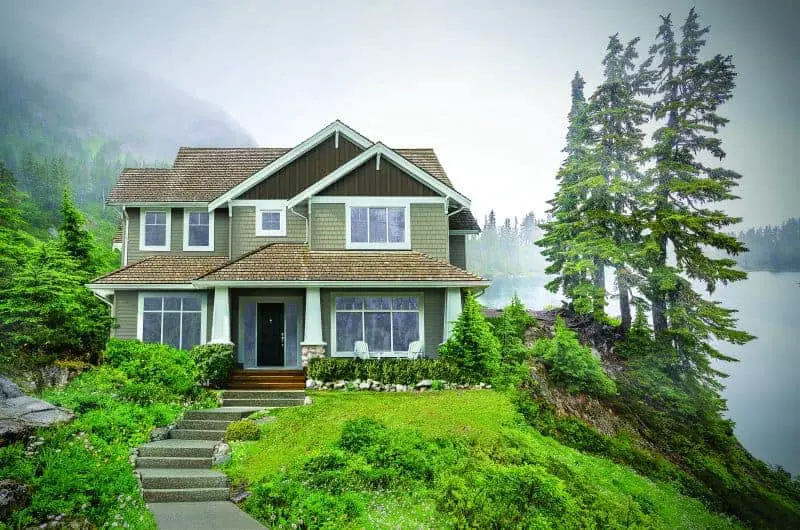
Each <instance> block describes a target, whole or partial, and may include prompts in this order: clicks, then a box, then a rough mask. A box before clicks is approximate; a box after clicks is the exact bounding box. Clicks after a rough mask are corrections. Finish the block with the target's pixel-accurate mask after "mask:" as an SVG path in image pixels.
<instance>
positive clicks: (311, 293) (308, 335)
mask: <svg viewBox="0 0 800 530" xmlns="http://www.w3.org/2000/svg"><path fill="white" fill-rule="evenodd" d="M305 318H306V325H305V330H304V334H303V342H302V345H303V346H325V341H324V340H322V303H321V302H320V297H319V287H307V288H306V312H305Z"/></svg>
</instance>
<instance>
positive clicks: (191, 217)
mask: <svg viewBox="0 0 800 530" xmlns="http://www.w3.org/2000/svg"><path fill="white" fill-rule="evenodd" d="M183 250H188V251H192V250H205V251H212V250H214V213H213V212H208V211H191V210H185V211H184V212H183Z"/></svg>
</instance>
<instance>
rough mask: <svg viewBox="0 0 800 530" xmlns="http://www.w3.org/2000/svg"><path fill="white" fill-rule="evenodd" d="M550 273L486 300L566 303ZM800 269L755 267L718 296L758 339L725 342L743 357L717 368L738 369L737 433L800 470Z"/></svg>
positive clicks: (764, 454) (732, 387) (733, 386)
mask: <svg viewBox="0 0 800 530" xmlns="http://www.w3.org/2000/svg"><path fill="white" fill-rule="evenodd" d="M545 283H546V279H545V278H544V277H534V278H514V279H509V278H502V279H497V280H495V281H494V283H493V284H492V286H491V287H490V288H489V289H487V290H486V292H485V293H484V294H483V295H482V296H481V297H480V299H479V300H480V302H481V303H482V304H484V305H487V306H493V307H502V306H504V305H505V304H507V303H508V301H509V299H510V298H511V296H512V295H513V294H514V292H516V293H517V294H519V296H520V298H521V299H522V301H523V302H524V303H525V305H526V306H528V307H530V308H535V309H541V308H543V307H544V306H546V305H558V304H560V303H561V297H560V296H558V295H554V294H552V293H550V292H548V291H547V290H545V288H544V284H545ZM799 283H800V273H797V272H784V273H771V272H751V273H750V277H749V278H748V279H747V280H746V281H744V282H739V283H737V284H735V285H729V286H727V287H721V288H720V289H719V290H718V291H717V292H716V293H715V295H714V297H715V298H716V299H718V300H720V301H721V302H722V303H723V305H725V306H726V307H732V308H737V309H739V324H740V327H741V328H742V329H745V330H747V331H749V332H750V333H752V334H753V335H756V336H757V337H758V338H757V339H755V340H753V341H751V342H750V343H748V344H745V345H743V346H732V345H729V344H723V345H720V348H721V350H722V351H723V352H724V353H726V354H728V355H731V356H732V357H736V358H738V359H740V362H738V363H719V364H718V365H717V366H716V367H717V368H718V369H720V370H722V371H723V372H727V373H728V374H730V377H729V378H728V379H727V380H725V381H724V383H725V385H726V388H725V391H724V392H723V395H724V397H725V398H726V399H727V400H728V408H729V415H730V417H731V418H732V419H733V420H734V421H735V422H736V435H737V436H738V437H739V440H740V441H741V442H742V443H743V444H744V446H745V447H747V449H748V450H749V451H750V452H751V453H753V454H754V455H755V456H757V457H758V458H761V459H762V460H765V461H767V462H769V463H771V464H777V465H780V466H782V467H783V468H784V469H786V470H787V471H789V472H791V473H792V474H800V285H798V284H799Z"/></svg>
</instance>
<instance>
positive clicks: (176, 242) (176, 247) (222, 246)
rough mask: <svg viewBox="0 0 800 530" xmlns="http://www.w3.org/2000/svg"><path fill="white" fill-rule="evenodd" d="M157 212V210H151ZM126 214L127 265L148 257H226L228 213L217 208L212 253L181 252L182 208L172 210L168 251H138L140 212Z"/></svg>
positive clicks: (132, 210)
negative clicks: (127, 219)
mask: <svg viewBox="0 0 800 530" xmlns="http://www.w3.org/2000/svg"><path fill="white" fill-rule="evenodd" d="M153 209H154V210H157V209H158V208H153ZM127 212H128V218H129V221H128V263H134V262H136V261H140V260H142V259H144V258H146V257H148V256H159V255H177V254H179V255H183V256H228V255H229V254H228V211H227V209H225V208H217V209H216V210H215V211H214V250H213V251H212V252H202V251H200V252H197V251H192V252H187V251H184V250H183V208H172V216H171V222H172V226H171V233H170V248H169V250H168V251H153V250H139V237H140V234H139V228H140V224H139V223H140V221H139V219H140V217H139V215H140V210H139V209H138V208H131V209H128V210H127Z"/></svg>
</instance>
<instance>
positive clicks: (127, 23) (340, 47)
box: [0, 0, 800, 225]
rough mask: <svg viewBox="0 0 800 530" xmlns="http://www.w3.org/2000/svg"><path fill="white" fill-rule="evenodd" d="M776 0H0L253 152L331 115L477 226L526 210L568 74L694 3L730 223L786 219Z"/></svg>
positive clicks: (585, 69)
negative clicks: (161, 89)
mask: <svg viewBox="0 0 800 530" xmlns="http://www.w3.org/2000/svg"><path fill="white" fill-rule="evenodd" d="M797 4H798V3H797V2H794V1H792V0H767V1H764V2H747V1H738V0H716V1H705V0H700V1H697V2H687V1H682V0H669V1H650V0H617V1H614V2H612V1H607V2H600V1H597V0H586V1H581V2H570V1H567V0H561V1H557V0H553V1H550V0H547V1H536V2H534V1H516V2H504V1H499V0H496V1H487V2H438V1H432V0H430V1H420V2H415V1H409V0H404V1H397V2H389V1H374V0H373V1H371V2H369V1H365V2H355V1H346V0H338V1H336V2H299V1H295V2H292V1H287V2H266V1H262V2H255V1H253V2H244V1H231V0H228V1H220V2H200V1H191V2H183V1H180V2H179V1H175V0H170V1H151V0H137V1H134V2H112V1H100V0H96V1H84V0H69V1H63V2H62V1H33V0H26V1H22V0H20V1H15V2H11V1H4V0H0V6H2V7H3V9H4V10H8V11H7V13H10V12H11V11H13V12H14V14H15V15H16V16H18V17H20V18H21V19H22V20H23V21H27V23H29V24H30V27H31V29H30V38H31V39H36V38H39V37H38V36H39V35H41V34H46V33H56V34H59V35H61V36H63V37H65V38H67V39H69V40H72V41H75V42H77V43H80V44H83V45H85V46H87V47H89V48H91V49H94V50H96V51H97V52H98V53H101V54H104V55H108V56H111V57H113V58H115V60H117V61H119V62H122V63H123V64H125V63H127V64H130V65H131V66H132V67H135V68H139V69H144V70H147V71H149V72H151V73H152V74H154V75H156V76H158V77H160V78H163V79H164V80H166V81H167V82H169V83H171V84H174V85H176V86H177V87H179V88H181V89H183V90H185V91H187V92H190V93H192V94H194V95H196V96H197V97H199V98H201V99H203V100H206V101H209V102H213V103H214V104H216V105H219V106H220V107H222V108H223V109H225V110H226V111H227V112H228V113H229V114H230V115H231V116H232V117H233V118H234V119H235V120H236V121H238V122H239V123H240V124H241V125H242V126H243V127H244V128H246V129H247V130H248V131H250V133H251V134H252V135H253V137H254V138H255V139H256V140H257V142H258V144H259V145H263V146H281V147H283V146H286V147H290V146H292V145H294V144H296V143H298V142H299V141H301V140H303V139H304V138H306V137H307V136H310V135H311V134H313V133H314V132H315V131H316V130H318V129H319V128H321V127H323V126H324V125H326V124H328V123H329V122H331V121H333V120H334V119H337V118H339V119H342V120H343V121H344V122H345V123H347V124H349V125H351V126H352V127H354V128H355V129H356V130H358V131H359V132H361V133H363V134H364V135H366V136H367V137H369V138H370V139H372V140H381V141H383V142H384V143H387V144H388V145H390V146H394V147H416V146H431V147H434V148H435V149H436V152H437V153H438V155H439V157H440V159H441V161H442V163H443V165H444V167H445V169H446V170H447V172H448V174H449V175H450V177H451V179H452V180H453V181H454V183H455V185H456V187H457V188H458V189H459V190H460V191H462V192H464V193H465V194H467V195H468V196H470V197H471V198H472V200H473V209H474V211H475V213H476V215H477V216H478V217H479V220H480V221H481V222H482V219H483V215H484V214H485V213H486V212H487V211H488V209H489V208H492V207H493V208H495V209H497V210H498V211H499V214H500V216H505V215H509V216H513V215H522V214H523V213H524V212H526V211H529V210H531V209H533V210H535V211H536V213H537V214H541V213H542V212H543V210H544V209H545V201H546V200H548V199H549V198H550V197H551V196H552V194H553V192H554V190H555V181H554V179H553V176H554V174H555V172H556V170H557V168H558V166H559V164H560V162H561V160H562V157H563V155H562V153H561V152H560V150H561V148H562V147H563V144H564V134H565V132H566V114H567V111H568V109H569V82H570V79H571V78H572V75H573V74H574V72H575V70H576V69H578V70H580V71H581V72H582V73H583V74H584V76H585V78H586V80H587V93H588V92H590V91H591V90H592V89H593V88H594V86H595V85H596V84H597V83H598V82H599V81H600V72H601V65H600V61H601V59H602V56H603V54H604V49H605V46H606V43H607V39H608V36H609V35H611V34H613V33H615V32H620V34H621V36H622V37H623V38H624V39H629V38H632V37H634V36H641V37H642V43H643V46H642V48H641V51H642V52H646V47H647V46H649V44H650V43H651V42H652V39H653V38H654V36H655V33H656V30H657V27H658V24H659V18H658V15H659V14H663V13H667V12H672V13H673V14H674V15H673V16H674V18H676V22H677V23H678V25H680V24H681V23H682V21H683V19H684V18H685V15H686V12H687V11H688V9H689V7H691V6H692V5H696V6H697V8H698V11H699V12H700V15H701V17H702V18H701V22H703V23H705V24H708V25H711V27H712V33H711V38H710V40H709V46H708V47H707V50H708V52H709V53H712V52H714V53H716V52H720V53H724V54H732V55H733V56H734V62H735V64H736V66H737V70H738V72H739V77H738V79H737V88H736V92H735V96H734V100H733V101H732V102H731V103H729V104H728V105H726V106H725V107H724V109H723V114H724V115H726V116H727V117H729V118H730V119H731V123H730V124H729V126H728V127H727V129H726V130H725V132H724V134H723V138H724V139H725V141H726V143H725V148H726V150H727V151H728V157H727V159H726V161H725V164H726V165H727V166H728V167H730V168H731V169H735V170H737V171H739V172H741V173H742V174H743V175H744V179H743V181H742V185H741V187H740V189H739V193H740V195H741V196H742V197H743V198H744V200H742V201H738V204H733V205H730V206H729V208H728V209H729V211H731V212H732V213H734V214H736V215H741V216H744V218H745V224H746V225H757V224H768V223H777V222H780V221H782V220H784V219H785V218H787V217H789V216H792V215H800V206H798V203H800V191H798V183H799V181H800V179H799V178H798V171H797V168H796V167H795V164H794V162H795V159H796V158H797V155H796V152H797V150H798V136H800V135H798V123H800V111H798V108H799V107H800V106H799V105H798V101H797V96H796V94H797V92H798V90H800V83H798V81H800V64H798V62H799V61H800V60H799V59H798V51H800V46H798V43H799V41H800V38H799V37H798V31H797V28H798V27H800V16H799V15H798V13H800V8H798V7H797Z"/></svg>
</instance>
